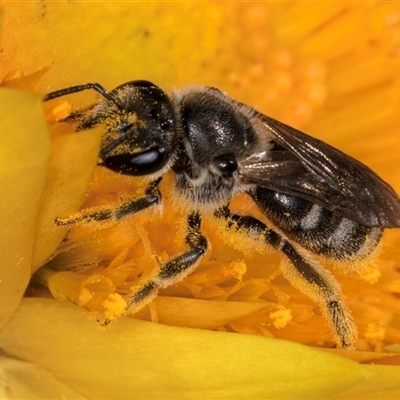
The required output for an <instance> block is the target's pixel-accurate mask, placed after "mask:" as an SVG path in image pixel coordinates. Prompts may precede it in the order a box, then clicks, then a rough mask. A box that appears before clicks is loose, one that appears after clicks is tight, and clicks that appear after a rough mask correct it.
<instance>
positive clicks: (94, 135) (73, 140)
mask: <svg viewBox="0 0 400 400" xmlns="http://www.w3.org/2000/svg"><path fill="white" fill-rule="evenodd" d="M101 133H102V129H96V130H91V131H90V132H84V133H74V134H66V135H61V136H56V137H54V138H53V139H52V143H51V147H52V148H51V157H50V163H49V175H48V177H47V180H46V187H45V190H44V193H43V202H42V205H41V209H40V213H39V218H38V223H37V229H36V242H35V248H34V254H33V265H32V272H35V271H36V270H37V269H38V268H39V267H40V266H41V265H43V263H44V262H45V261H46V260H47V259H48V258H49V256H50V255H51V254H52V253H53V252H54V250H55V249H56V248H57V246H58V245H59V244H60V242H61V240H62V239H63V237H64V236H65V233H66V231H67V229H61V228H59V227H57V225H56V224H55V223H54V220H55V219H56V218H57V217H65V216H69V215H71V214H73V213H74V212H76V211H77V210H78V209H79V207H80V206H81V205H82V202H83V199H84V198H85V195H86V192H87V188H88V186H89V183H90V180H91V178H92V176H93V172H94V169H95V168H96V162H97V159H98V154H99V148H100V138H101Z"/></svg>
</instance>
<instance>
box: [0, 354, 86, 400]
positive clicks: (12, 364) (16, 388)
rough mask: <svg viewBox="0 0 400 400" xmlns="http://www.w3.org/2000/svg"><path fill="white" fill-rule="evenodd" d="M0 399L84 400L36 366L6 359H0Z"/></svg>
mask: <svg viewBox="0 0 400 400" xmlns="http://www.w3.org/2000/svg"><path fill="white" fill-rule="evenodd" d="M0 398H1V399H2V400H14V399H24V400H35V399H36V400H37V399H63V400H84V397H83V396H81V395H80V394H78V393H76V392H74V391H73V390H71V389H70V388H68V387H67V386H65V385H64V384H62V383H60V382H59V381H57V380H56V379H54V377H53V376H52V375H51V374H50V373H49V372H47V371H45V370H44V369H43V368H41V367H39V366H38V365H36V364H32V363H28V362H25V361H19V360H13V359H11V358H6V357H0Z"/></svg>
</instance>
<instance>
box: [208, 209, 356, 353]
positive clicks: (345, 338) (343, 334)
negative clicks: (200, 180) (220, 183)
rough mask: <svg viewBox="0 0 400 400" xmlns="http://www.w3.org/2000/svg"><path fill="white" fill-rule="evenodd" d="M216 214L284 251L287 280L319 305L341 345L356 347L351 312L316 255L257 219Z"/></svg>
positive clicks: (222, 211) (223, 211)
mask: <svg viewBox="0 0 400 400" xmlns="http://www.w3.org/2000/svg"><path fill="white" fill-rule="evenodd" d="M215 215H216V216H217V217H219V218H224V219H225V220H226V222H227V228H228V229H235V230H236V231H239V230H240V231H243V230H244V231H247V232H248V233H249V234H251V235H252V236H253V237H254V238H255V239H257V240H262V241H263V242H264V243H266V244H268V245H271V246H272V247H274V248H275V249H277V250H280V251H281V252H282V253H283V254H284V255H285V256H286V257H287V258H288V259H289V261H290V263H288V262H286V263H283V265H282V266H281V269H282V272H283V274H284V276H285V278H286V279H287V280H288V281H289V282H290V283H291V284H292V285H293V286H294V287H295V288H297V289H298V290H300V291H301V292H303V293H304V294H306V295H307V296H309V297H310V298H311V299H312V300H313V301H315V302H316V303H318V305H319V306H320V308H321V311H322V313H323V315H324V316H325V318H326V320H327V321H328V323H329V326H330V328H331V330H332V332H333V334H334V336H335V341H336V342H337V344H338V345H339V346H340V347H343V348H347V349H350V348H352V347H353V345H354V341H355V340H356V338H357V329H356V327H355V325H354V323H353V321H352V318H351V314H350V311H349V310H348V308H347V306H346V305H345V304H344V302H343V300H342V299H341V297H340V286H339V284H338V283H337V282H336V280H335V278H334V277H333V276H332V275H331V274H330V273H329V272H328V271H327V270H325V269H324V268H323V267H322V266H321V265H320V264H319V263H318V262H317V261H316V260H314V259H313V258H312V256H310V255H303V254H302V253H303V251H301V250H297V249H296V248H295V247H294V246H293V245H292V244H291V243H290V242H289V241H288V240H287V239H286V238H284V237H283V236H282V235H281V234H279V233H277V232H275V231H274V230H272V229H270V228H268V227H267V226H266V225H265V224H264V223H262V222H261V221H259V220H258V219H256V218H254V217H250V216H241V215H237V214H232V213H231V212H230V211H229V208H228V207H223V208H221V209H219V210H217V211H216V212H215ZM304 253H305V252H304Z"/></svg>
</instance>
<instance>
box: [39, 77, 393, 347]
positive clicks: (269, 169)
mask: <svg viewBox="0 0 400 400" xmlns="http://www.w3.org/2000/svg"><path fill="white" fill-rule="evenodd" d="M85 90H94V91H96V92H97V93H98V94H100V99H99V101H97V102H95V103H94V104H92V105H90V106H89V107H87V108H85V109H82V110H79V109H78V110H75V111H73V112H72V113H71V114H70V115H69V116H68V117H67V118H66V119H65V120H66V121H70V122H74V123H76V131H82V130H87V129H90V128H93V127H95V126H97V125H99V124H104V126H105V129H104V133H103V136H102V140H101V148H100V153H99V165H100V166H102V167H105V168H108V169H110V170H112V171H114V172H116V173H120V174H126V175H130V176H148V177H149V183H148V186H147V188H146V190H145V192H144V193H143V195H142V196H140V197H138V198H132V199H129V200H126V201H124V202H123V203H121V204H119V205H118V206H116V207H109V208H107V207H105V208H102V209H98V208H96V209H90V208H89V209H86V210H83V211H81V212H79V213H77V214H75V215H72V216H70V217H68V218H64V219H59V218H58V219H57V220H56V223H57V224H58V225H62V226H74V225H75V224H78V223H85V222H89V221H102V220H109V219H114V220H120V219H122V218H124V217H125V216H127V215H130V214H133V213H137V212H139V211H141V210H143V209H146V208H149V207H152V206H155V205H156V204H159V203H161V201H162V195H161V193H160V191H159V189H158V185H159V183H160V181H161V179H162V177H163V175H164V174H165V173H166V172H167V171H172V172H173V174H174V179H175V181H174V188H173V190H174V198H175V200H176V201H177V202H179V204H185V205H186V209H187V234H186V245H187V250H186V251H184V252H183V253H181V254H178V255H177V256H176V257H174V258H172V259H171V260H170V261H168V262H166V263H165V264H162V265H161V266H160V268H159V270H158V273H157V274H156V276H151V277H146V276H145V277H142V279H141V283H140V284H139V286H138V287H137V288H136V289H135V290H134V291H133V293H131V294H129V295H128V296H127V297H126V301H127V311H129V312H132V311H135V310H138V309H139V308H141V307H142V306H144V305H145V304H147V303H149V302H150V301H151V300H152V299H153V298H154V297H155V296H156V294H157V292H158V290H159V289H160V288H165V287H168V286H170V285H172V284H173V283H175V282H177V281H180V280H182V279H183V278H184V277H185V276H187V275H188V274H190V273H191V272H192V271H193V270H194V269H195V268H196V266H197V265H198V264H199V262H200V260H201V259H202V257H203V256H204V254H205V253H206V251H207V248H208V241H207V238H206V237H205V235H204V234H203V233H202V231H201V217H202V215H205V214H209V213H212V214H214V216H215V217H217V218H219V219H220V220H221V221H222V222H223V225H224V227H225V228H226V229H227V230H228V231H229V230H230V231H235V232H242V233H244V234H245V235H247V236H249V237H251V238H254V240H256V241H262V243H263V244H265V246H272V247H273V248H274V249H276V250H279V251H280V252H281V253H282V254H283V255H284V256H285V257H286V259H287V260H288V261H289V262H285V263H282V266H281V268H282V273H283V275H284V276H285V278H286V279H287V280H288V281H289V282H290V283H291V284H292V285H293V286H294V287H295V288H297V289H298V290H300V291H301V292H303V293H305V294H306V295H308V296H309V297H310V298H311V299H312V300H313V301H314V302H315V303H317V304H318V305H319V307H320V309H321V312H322V314H323V315H324V317H325V319H326V321H327V322H328V324H329V326H330V329H331V331H332V335H333V338H334V340H335V342H336V343H337V345H338V346H339V347H343V348H352V347H353V345H354V342H355V340H356V337H357V330H356V327H355V325H354V323H353V321H352V317H351V313H350V311H349V309H348V308H347V306H346V304H345V303H344V301H343V300H342V298H341V288H340V286H339V284H338V282H337V281H336V280H335V278H334V277H333V276H332V274H331V273H330V272H328V271H327V270H326V269H324V268H323V266H322V265H321V263H320V261H319V260H318V257H317V256H323V257H325V258H326V259H333V260H341V261H357V260H361V259H363V258H365V257H366V256H368V255H369V254H370V253H372V252H373V250H374V249H375V248H376V246H377V245H378V243H379V242H380V239H381V236H382V233H383V230H384V228H395V227H399V226H400V199H399V197H398V195H397V194H396V193H395V191H394V190H393V189H392V188H391V187H390V186H389V185H388V184H387V183H385V182H384V181H383V180H382V179H381V178H379V177H378V176H377V175H376V174H375V173H374V172H373V171H372V170H371V169H369V168H368V167H367V166H365V165H364V164H362V163H361V162H359V161H357V160H355V159H354V158H352V157H350V156H348V155H346V154H344V153H342V152H341V151H340V150H338V149H335V148H333V147H331V146H330V145H328V144H326V143H324V142H322V141H320V140H318V139H316V138H313V137H311V136H308V135H307V134H305V133H302V132H300V131H298V130H297V129H294V128H292V127H290V126H288V125H285V124H283V123H281V122H279V121H277V120H275V119H273V118H270V117H268V116H266V115H263V114H261V113H260V112H258V111H256V110H255V109H254V108H252V107H250V106H248V105H245V104H243V103H240V102H238V101H236V100H234V99H232V98H230V97H228V96H227V95H226V94H224V93H223V92H221V91H220V90H218V89H216V88H213V87H204V86H187V87H183V88H181V89H179V90H175V91H173V92H172V93H171V94H167V93H166V92H165V91H164V90H163V89H161V88H160V87H158V86H156V85H155V84H153V83H151V82H148V81H146V80H135V81H131V82H127V83H124V84H122V85H120V86H118V87H116V88H115V89H113V90H112V91H110V92H109V91H107V90H106V89H104V88H103V87H102V86H101V85H99V84H97V83H88V84H85V85H78V86H72V87H68V88H65V89H61V90H57V91H54V92H51V93H48V94H47V95H46V96H45V97H44V101H49V100H52V99H55V98H59V97H62V96H65V95H69V94H72V93H77V92H82V91H85ZM240 193H247V194H248V195H249V196H250V197H251V198H252V200H253V201H254V203H255V205H256V206H257V207H258V209H259V210H260V211H261V212H262V213H263V215H264V216H265V217H266V218H265V219H266V221H267V222H266V221H261V220H259V219H257V218H255V217H253V216H251V215H240V214H237V213H232V212H231V211H230V209H229V203H230V201H231V199H232V197H233V196H235V195H237V194H240Z"/></svg>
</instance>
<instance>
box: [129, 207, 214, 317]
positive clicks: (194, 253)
mask: <svg viewBox="0 0 400 400" xmlns="http://www.w3.org/2000/svg"><path fill="white" fill-rule="evenodd" d="M187 223H188V232H187V235H186V244H187V245H188V246H189V250H187V251H185V252H183V253H182V254H180V255H178V256H176V257H175V258H173V259H172V260H170V261H168V262H167V263H165V264H162V265H160V266H159V267H158V269H156V270H155V271H154V272H153V273H152V274H151V275H149V276H144V277H143V278H142V279H141V281H140V282H139V285H138V286H137V287H135V288H133V292H132V293H131V294H129V295H128V296H125V300H126V302H127V310H126V311H127V312H128V313H135V312H136V311H139V309H140V308H142V307H143V306H145V305H146V304H148V303H149V302H150V301H151V300H152V299H153V298H154V297H155V296H156V295H157V292H158V290H159V289H161V288H166V287H168V286H171V285H173V284H174V283H176V282H179V281H181V280H182V279H183V278H184V277H186V276H187V275H189V274H190V273H191V272H192V271H193V270H194V269H195V268H196V267H197V265H198V262H199V261H200V259H201V258H202V257H203V256H204V254H205V253H206V251H207V247H208V244H207V239H206V237H205V236H204V235H203V234H202V233H201V232H200V223H201V218H200V215H199V214H198V213H192V214H190V215H189V217H188V220H187Z"/></svg>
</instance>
